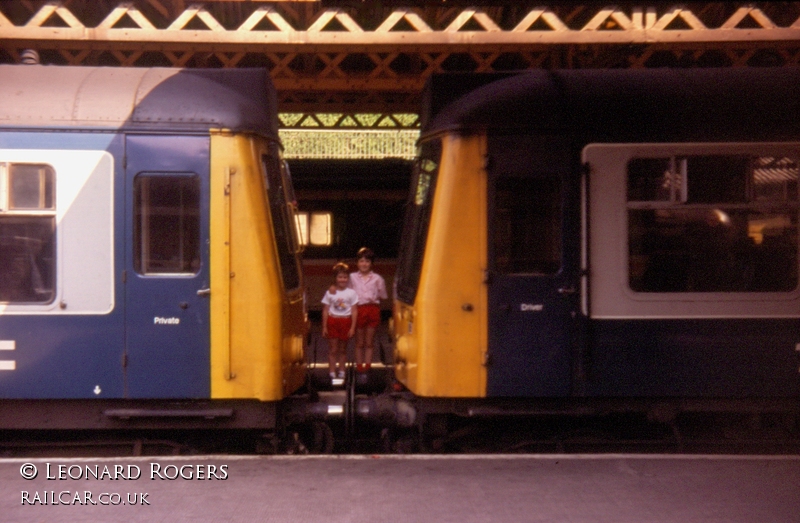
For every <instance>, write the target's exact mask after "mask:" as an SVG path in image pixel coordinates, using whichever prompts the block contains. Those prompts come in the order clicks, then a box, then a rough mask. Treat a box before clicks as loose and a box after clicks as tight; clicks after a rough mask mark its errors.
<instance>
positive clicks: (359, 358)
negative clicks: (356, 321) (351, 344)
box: [356, 329, 369, 366]
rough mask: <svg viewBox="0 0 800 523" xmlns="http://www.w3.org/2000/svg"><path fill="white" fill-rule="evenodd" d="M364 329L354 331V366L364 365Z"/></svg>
mask: <svg viewBox="0 0 800 523" xmlns="http://www.w3.org/2000/svg"><path fill="white" fill-rule="evenodd" d="M364 341H365V340H364V329H356V365H359V366H360V365H362V364H363V363H366V361H369V360H366V361H365V360H364Z"/></svg>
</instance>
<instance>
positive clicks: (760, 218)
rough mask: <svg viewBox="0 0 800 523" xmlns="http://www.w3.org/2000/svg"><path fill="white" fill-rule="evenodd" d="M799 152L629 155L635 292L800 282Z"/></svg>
mask: <svg viewBox="0 0 800 523" xmlns="http://www.w3.org/2000/svg"><path fill="white" fill-rule="evenodd" d="M797 180H798V160H797V159H796V158H789V157H767V156H754V155H744V154H742V155H698V156H685V157H671V158H659V159H641V158H635V159H632V160H631V161H630V162H629V163H628V204H627V205H628V247H629V257H628V261H629V263H628V267H629V271H628V272H629V285H630V288H631V290H633V291H636V292H644V293H649V292H788V291H791V290H794V289H795V288H796V287H797V284H798V276H797V266H798V254H797V250H798V249H797V243H798V240H797V239H798V230H797V222H798V195H797V191H798V187H797Z"/></svg>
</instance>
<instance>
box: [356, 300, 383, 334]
mask: <svg viewBox="0 0 800 523" xmlns="http://www.w3.org/2000/svg"><path fill="white" fill-rule="evenodd" d="M380 323H381V308H380V307H379V306H378V304H376V303H365V304H363V305H359V306H358V318H357V319H356V327H358V328H359V329H363V328H364V327H377V326H378V325H380Z"/></svg>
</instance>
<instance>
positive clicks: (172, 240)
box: [134, 174, 200, 274]
mask: <svg viewBox="0 0 800 523" xmlns="http://www.w3.org/2000/svg"><path fill="white" fill-rule="evenodd" d="M134 206H135V210H134V212H135V215H134V268H135V269H136V272H138V273H139V274H195V273H197V271H198V270H200V178H199V177H198V176H196V175H163V174H153V175H149V174H148V175H142V174H140V175H138V176H136V178H135V180H134Z"/></svg>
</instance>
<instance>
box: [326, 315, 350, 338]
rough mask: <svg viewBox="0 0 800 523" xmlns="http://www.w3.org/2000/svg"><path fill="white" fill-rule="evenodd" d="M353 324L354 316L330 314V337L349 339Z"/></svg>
mask: <svg viewBox="0 0 800 523" xmlns="http://www.w3.org/2000/svg"><path fill="white" fill-rule="evenodd" d="M352 324H353V318H352V317H350V316H328V338H333V339H337V340H342V341H347V340H349V339H350V326H351V325H352Z"/></svg>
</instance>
